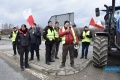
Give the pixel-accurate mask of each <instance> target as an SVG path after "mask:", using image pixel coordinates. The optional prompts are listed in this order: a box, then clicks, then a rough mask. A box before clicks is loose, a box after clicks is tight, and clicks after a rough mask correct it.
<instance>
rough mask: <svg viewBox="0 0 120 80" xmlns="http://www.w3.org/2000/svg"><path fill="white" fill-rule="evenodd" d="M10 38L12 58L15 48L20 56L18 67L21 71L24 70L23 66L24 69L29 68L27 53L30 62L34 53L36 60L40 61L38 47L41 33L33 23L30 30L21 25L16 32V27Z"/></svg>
mask: <svg viewBox="0 0 120 80" xmlns="http://www.w3.org/2000/svg"><path fill="white" fill-rule="evenodd" d="M10 37H11V40H12V44H13V51H14V56H15V55H16V54H17V53H16V47H17V50H18V54H19V55H20V67H21V70H22V71H23V70H24V66H25V68H29V64H28V53H29V51H30V52H31V57H30V60H34V51H35V52H36V56H37V60H38V61H40V55H39V45H40V44H41V32H40V28H39V27H36V23H33V25H32V27H31V28H30V29H28V28H27V26H26V25H25V24H23V25H21V28H20V29H18V30H17V29H16V27H14V28H13V31H12V33H11V35H10ZM24 54H25V58H24ZM23 60H24V61H23ZM24 62H25V64H24Z"/></svg>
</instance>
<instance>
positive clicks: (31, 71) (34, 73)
mask: <svg viewBox="0 0 120 80" xmlns="http://www.w3.org/2000/svg"><path fill="white" fill-rule="evenodd" d="M25 70H27V71H28V72H29V73H31V74H32V75H34V76H36V77H37V78H39V79H41V80H53V79H50V78H49V77H48V76H46V75H44V74H42V73H37V72H35V71H34V70H31V69H25Z"/></svg>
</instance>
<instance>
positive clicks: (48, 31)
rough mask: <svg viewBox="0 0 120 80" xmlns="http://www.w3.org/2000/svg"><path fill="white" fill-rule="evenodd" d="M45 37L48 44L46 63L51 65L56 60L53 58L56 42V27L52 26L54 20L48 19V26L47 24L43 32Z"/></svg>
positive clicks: (46, 44)
mask: <svg viewBox="0 0 120 80" xmlns="http://www.w3.org/2000/svg"><path fill="white" fill-rule="evenodd" d="M43 37H44V39H45V40H46V41H45V46H46V64H48V65H50V62H54V61H53V60H52V59H51V51H52V47H53V44H54V37H55V34H54V29H53V27H52V21H48V26H46V28H45V29H44V32H43Z"/></svg>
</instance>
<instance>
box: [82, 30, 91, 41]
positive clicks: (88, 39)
mask: <svg viewBox="0 0 120 80" xmlns="http://www.w3.org/2000/svg"><path fill="white" fill-rule="evenodd" d="M86 35H90V31H87V32H86V33H85V31H83V34H82V36H83V37H84V36H85V38H84V39H82V42H91V39H90V38H87V37H86Z"/></svg>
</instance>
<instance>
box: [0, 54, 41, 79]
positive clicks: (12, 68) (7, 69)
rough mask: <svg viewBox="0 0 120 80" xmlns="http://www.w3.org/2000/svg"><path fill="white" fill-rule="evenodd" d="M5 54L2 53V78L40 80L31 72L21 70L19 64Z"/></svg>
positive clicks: (0, 71)
mask: <svg viewBox="0 0 120 80" xmlns="http://www.w3.org/2000/svg"><path fill="white" fill-rule="evenodd" d="M3 56H4V55H2V54H1V55H0V80H40V79H39V78H37V77H35V76H33V75H32V74H31V73H29V72H26V71H21V70H20V67H19V65H17V64H16V63H15V62H14V61H12V60H11V59H9V58H8V57H6V56H4V57H3Z"/></svg>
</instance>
